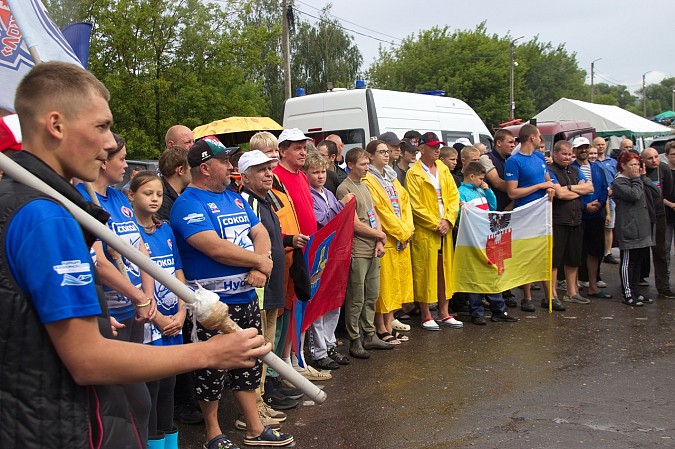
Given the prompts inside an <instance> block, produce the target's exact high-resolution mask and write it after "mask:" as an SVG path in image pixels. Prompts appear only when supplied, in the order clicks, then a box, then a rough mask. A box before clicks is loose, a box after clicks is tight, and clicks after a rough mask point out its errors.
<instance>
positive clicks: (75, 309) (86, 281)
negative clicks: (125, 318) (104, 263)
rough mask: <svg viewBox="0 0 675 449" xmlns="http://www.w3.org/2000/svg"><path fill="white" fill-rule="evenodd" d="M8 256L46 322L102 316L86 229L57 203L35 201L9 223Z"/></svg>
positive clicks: (42, 320)
mask: <svg viewBox="0 0 675 449" xmlns="http://www.w3.org/2000/svg"><path fill="white" fill-rule="evenodd" d="M5 256H6V259H7V264H8V266H9V269H10V271H11V273H12V276H14V279H15V280H16V282H17V284H18V285H19V287H20V288H21V290H23V291H24V292H25V293H26V294H27V295H28V296H29V297H30V298H31V301H32V303H33V305H34V306H35V309H36V310H37V314H38V316H39V318H40V321H41V322H42V323H43V324H48V323H53V322H55V321H59V320H65V319H69V318H81V317H88V316H96V315H100V314H101V307H100V305H99V303H98V298H97V296H96V287H95V286H94V271H93V264H92V261H91V259H90V257H89V249H88V248H87V247H86V245H85V244H84V240H83V238H82V230H81V229H80V226H79V225H78V224H77V222H76V221H75V219H74V218H73V217H72V216H71V215H70V214H69V213H68V212H67V211H66V210H65V209H64V208H63V207H62V206H60V205H59V204H56V203H54V202H53V201H49V200H42V199H39V200H34V201H31V202H30V203H28V204H26V205H24V206H23V207H21V209H19V210H18V211H17V212H16V214H15V215H14V217H13V218H12V220H11V221H10V223H9V225H8V227H7V233H6V235H5Z"/></svg>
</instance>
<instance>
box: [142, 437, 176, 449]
mask: <svg viewBox="0 0 675 449" xmlns="http://www.w3.org/2000/svg"><path fill="white" fill-rule="evenodd" d="M155 438H156V439H153V437H150V438H148V449H164V448H165V447H166V443H165V437H164V436H163V435H162V437H155ZM176 447H178V446H176Z"/></svg>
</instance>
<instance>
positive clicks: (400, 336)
mask: <svg viewBox="0 0 675 449" xmlns="http://www.w3.org/2000/svg"><path fill="white" fill-rule="evenodd" d="M391 335H392V336H393V337H394V338H395V339H397V340H398V341H401V342H403V341H410V337H408V336H407V335H405V334H402V333H400V332H399V331H397V330H394V331H391Z"/></svg>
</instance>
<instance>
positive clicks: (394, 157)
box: [377, 131, 403, 168]
mask: <svg viewBox="0 0 675 449" xmlns="http://www.w3.org/2000/svg"><path fill="white" fill-rule="evenodd" d="M377 140H381V141H382V142H384V143H386V144H387V149H388V150H389V165H390V166H391V167H392V168H393V167H394V166H396V161H398V159H399V157H400V156H401V144H402V143H403V140H401V139H399V138H398V136H397V135H396V133H393V132H391V131H387V132H386V133H382V134H380V135H379V136H378V138H377Z"/></svg>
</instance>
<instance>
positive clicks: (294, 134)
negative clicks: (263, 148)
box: [279, 128, 309, 143]
mask: <svg viewBox="0 0 675 449" xmlns="http://www.w3.org/2000/svg"><path fill="white" fill-rule="evenodd" d="M287 140H289V141H291V142H301V141H303V140H309V137H307V136H306V135H304V134H303V133H302V131H300V130H299V129H298V128H291V129H284V130H283V131H281V134H280V135H279V143H281V142H285V141H287Z"/></svg>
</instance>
